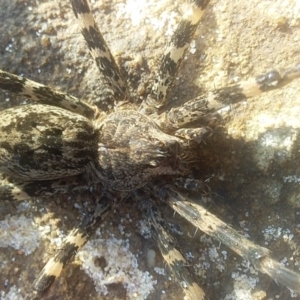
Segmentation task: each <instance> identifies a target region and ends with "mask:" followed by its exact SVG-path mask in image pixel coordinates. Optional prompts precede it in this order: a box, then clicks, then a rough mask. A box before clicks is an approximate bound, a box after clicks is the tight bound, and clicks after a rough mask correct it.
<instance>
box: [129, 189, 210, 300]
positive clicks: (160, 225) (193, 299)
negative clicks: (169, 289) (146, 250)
mask: <svg viewBox="0 0 300 300" xmlns="http://www.w3.org/2000/svg"><path fill="white" fill-rule="evenodd" d="M140 193H143V192H142V191H138V192H135V193H134V197H136V198H138V199H139V201H140V199H141V198H143V199H144V200H143V201H142V202H140V208H141V210H142V211H143V213H144V215H145V216H146V218H147V219H148V222H149V224H150V226H151V228H152V233H153V235H154V237H155V240H156V241H157V244H158V247H159V250H160V252H161V254H162V256H163V258H164V259H165V261H166V262H167V264H168V266H169V267H170V269H171V271H172V273H173V274H174V275H175V277H176V279H177V281H178V283H179V284H180V286H181V288H182V289H183V291H184V293H185V295H186V296H187V298H188V299H190V300H203V299H204V295H205V294H204V291H203V290H202V289H201V288H200V287H199V285H198V284H197V283H196V281H195V279H194V276H193V274H192V272H190V271H189V268H188V263H187V261H186V259H185V258H184V257H183V255H182V254H181V253H180V251H179V250H178V248H179V247H178V242H177V240H176V239H175V237H174V236H172V235H171V233H170V232H169V227H168V224H167V223H166V221H165V220H164V218H163V217H162V215H161V213H160V212H159V210H158V209H157V207H156V206H155V204H154V203H153V201H151V200H150V199H147V198H146V199H145V195H140ZM146 197H147V196H146Z"/></svg>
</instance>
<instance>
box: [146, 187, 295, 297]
mask: <svg viewBox="0 0 300 300" xmlns="http://www.w3.org/2000/svg"><path fill="white" fill-rule="evenodd" d="M149 187H150V188H151V192H153V193H154V195H155V196H156V197H157V198H159V199H160V200H161V201H164V202H166V203H167V204H168V205H169V206H170V207H171V208H172V209H173V210H174V211H176V212H177V213H178V214H180V215H181V216H182V217H183V218H185V219H186V220H188V221H189V222H190V223H191V224H193V225H194V226H195V227H196V228H199V229H200V230H201V231H202V232H204V233H206V234H208V235H209V236H211V237H213V238H215V239H217V240H219V241H220V242H221V243H223V244H224V245H226V246H228V247H229V248H230V249H231V250H233V251H234V252H236V253H237V254H238V255H240V256H241V257H243V258H246V259H247V260H248V261H250V262H251V263H252V264H253V266H254V267H255V268H256V270H258V271H260V272H262V273H265V274H267V275H269V276H270V277H271V278H273V279H274V280H275V281H277V282H279V283H280V284H282V285H284V286H286V287H287V288H289V289H291V290H293V291H294V292H296V293H300V285H299V282H300V274H299V273H296V272H294V271H292V270H289V269H287V268H285V267H284V266H283V265H282V264H280V263H279V262H277V261H275V260H274V259H272V258H271V257H270V251H269V250H268V249H267V248H264V247H261V246H259V245H256V244H254V243H253V242H251V241H249V240H248V239H247V238H245V237H244V236H243V235H242V234H240V233H238V232H237V231H236V230H234V229H233V228H232V227H230V226H229V225H228V224H226V223H224V222H223V221H221V220H220V219H218V218H217V217H216V216H215V215H213V214H211V213H209V212H208V211H207V209H206V208H204V207H202V206H201V205H200V204H198V203H193V201H191V199H189V198H188V197H186V196H185V195H183V194H182V193H180V192H179V191H178V190H176V189H175V188H173V187H171V186H170V185H167V184H165V185H164V184H160V185H154V184H152V183H151V184H149Z"/></svg>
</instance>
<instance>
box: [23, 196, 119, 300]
mask: <svg viewBox="0 0 300 300" xmlns="http://www.w3.org/2000/svg"><path fill="white" fill-rule="evenodd" d="M115 202H116V201H115V199H114V198H113V197H112V196H111V195H109V194H104V195H103V196H102V197H100V198H99V199H97V204H96V205H95V207H93V209H92V210H91V211H90V212H89V213H88V214H86V215H85V217H84V218H83V219H82V221H81V222H80V223H79V224H78V225H77V226H76V227H75V228H74V229H73V230H72V231H71V232H70V233H69V234H68V236H67V237H66V238H65V239H64V241H63V243H62V246H61V247H60V249H58V250H57V252H56V253H55V255H54V256H53V257H51V258H50V259H49V260H48V262H47V264H46V265H45V266H44V268H43V270H42V271H41V272H40V274H39V275H38V277H37V279H36V280H35V281H34V283H33V285H32V288H31V292H30V293H29V294H28V295H27V296H26V298H25V299H26V300H38V299H41V295H42V294H43V293H44V292H45V291H47V290H48V289H49V288H50V286H51V285H52V284H53V282H54V281H55V279H56V278H57V277H58V276H59V275H60V273H61V272H62V270H63V269H64V268H65V267H66V266H67V265H68V263H69V262H70V261H72V260H73V259H74V257H75V255H76V254H77V252H78V251H79V250H80V249H81V248H82V247H83V246H84V245H85V244H86V243H87V241H88V240H89V238H90V236H91V235H92V234H93V233H94V232H95V230H96V229H97V228H98V227H99V225H100V224H101V223H102V222H103V220H104V219H105V218H106V217H107V215H108V213H109V212H111V210H112V209H113V207H114V205H115Z"/></svg>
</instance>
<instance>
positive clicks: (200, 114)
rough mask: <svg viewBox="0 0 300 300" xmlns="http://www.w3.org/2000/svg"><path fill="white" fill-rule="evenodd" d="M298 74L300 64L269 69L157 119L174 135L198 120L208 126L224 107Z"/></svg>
mask: <svg viewBox="0 0 300 300" xmlns="http://www.w3.org/2000/svg"><path fill="white" fill-rule="evenodd" d="M299 77H300V64H298V65H296V66H295V67H291V68H287V69H284V70H282V71H280V72H279V71H271V72H267V73H265V74H262V75H259V76H257V77H256V78H251V79H249V80H246V81H241V82H240V83H237V84H235V85H232V86H228V87H224V88H220V89H216V90H214V91H212V92H209V93H206V94H204V95H201V96H199V97H197V98H195V99H192V100H190V101H188V102H186V103H185V104H183V105H182V106H181V107H175V108H171V109H170V110H169V111H166V112H163V113H162V114H160V115H158V116H155V117H154V121H155V122H156V124H158V126H159V127H160V128H161V129H162V130H163V131H164V132H167V133H171V134H172V133H174V134H175V135H176V132H177V130H182V129H183V128H184V127H185V126H188V125H191V124H192V123H194V122H197V126H199V124H200V126H201V125H203V126H207V125H208V124H209V122H211V120H212V119H213V118H214V117H216V116H217V115H218V113H219V112H220V111H221V110H222V109H223V108H224V107H226V106H229V105H230V104H235V103H237V102H241V101H244V100H246V99H247V98H250V97H254V96H257V95H259V94H261V93H264V92H269V91H271V90H274V89H279V88H282V87H283V86H285V85H286V84H288V83H290V82H291V81H293V80H294V79H297V78H299ZM191 132H193V129H191ZM186 134H187V133H186Z"/></svg>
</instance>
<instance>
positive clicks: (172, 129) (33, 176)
mask: <svg viewBox="0 0 300 300" xmlns="http://www.w3.org/2000/svg"><path fill="white" fill-rule="evenodd" d="M85 34H86V33H85ZM86 39H88V38H86ZM184 47H187V45H185V44H184ZM90 48H91V50H93V47H90ZM91 52H92V54H93V51H91ZM94 55H96V56H97V53H96V54H95V53H94ZM95 60H96V62H97V57H96V59H95ZM100 69H101V66H100ZM297 72H298V70H297V69H295V73H297ZM175 73H176V72H175ZM274 74H275V73H274ZM270 75H272V76H273V73H270ZM275 75H276V74H275ZM283 75H284V76H283V78H284V80H285V77H286V79H288V80H289V72H286V73H284V74H283ZM272 76H271V81H272V80H273V79H272ZM4 77H5V76H4ZM119 78H120V77H119V76H117V77H116V80H115V82H118V80H119ZM276 78H277V77H276V76H275V79H276ZM284 80H283V81H284ZM275 81H276V80H275ZM162 82H163V85H164V84H165V82H166V80H163V81H162ZM255 84H256V83H255ZM113 85H114V83H113ZM116 86H118V84H116ZM244 87H245V85H244V86H241V87H239V90H240V91H242V92H243V91H244ZM271 88H273V86H271ZM117 90H118V91H121V94H122V93H123V92H124V93H127V92H126V89H122V88H120V89H117ZM158 90H160V92H158V94H159V95H161V94H164V93H163V92H161V90H164V89H163V88H162V89H160V88H158ZM223 91H224V92H225V93H227V95H228V93H229V92H232V93H233V94H234V93H236V92H237V90H236V88H229V89H228V90H226V89H221V90H220V91H218V90H217V91H216V92H212V96H214V94H215V95H220V99H221V100H223V98H224V97H223V94H222V92H223ZM252 91H253V89H252V88H251V83H250V93H249V94H250V95H251V93H252ZM117 94H118V93H117ZM117 94H116V96H117ZM246 96H249V95H246ZM160 98H162V99H163V98H164V97H163V96H162V97H160V96H159V97H158V100H159V101H156V100H154V101H153V98H151V99H150V100H149V101H145V102H144V104H145V103H146V104H149V103H150V108H151V104H152V103H155V104H156V105H157V102H159V104H160V103H162V102H164V101H165V100H164V99H163V101H162V102H161V101H160V100H161V99H160ZM204 98H205V97H204ZM202 100H203V99H201V98H200V99H199V100H198V102H197V101H196V103H195V102H191V103H189V104H187V105H186V106H183V108H180V109H177V110H176V109H174V110H172V111H171V112H172V114H168V113H166V114H163V115H162V116H155V114H154V115H153V116H151V118H152V119H153V120H155V123H154V122H153V121H152V120H151V119H149V117H146V116H143V115H142V114H140V113H136V112H133V111H126V110H124V111H123V110H121V108H119V112H116V113H112V114H110V115H108V117H104V116H102V115H100V116H97V114H96V116H95V117H96V118H95V120H96V121H94V122H93V125H91V124H89V122H87V121H83V124H85V125H86V127H87V131H88V132H89V133H88V136H90V137H91V139H88V140H89V142H90V145H87V146H83V147H84V148H85V149H80V146H81V145H80V144H81V143H79V144H78V146H79V148H78V152H77V150H76V147H74V148H73V146H72V150H71V152H70V151H64V150H63V151H58V150H59V149H60V148H59V146H58V145H59V144H60V142H61V141H63V142H65V140H66V139H65V138H62V139H60V140H59V139H58V140H57V141H51V140H50V141H46V142H45V141H43V140H45V139H44V137H49V136H51V134H49V133H51V132H53V130H50V129H51V126H49V127H47V128H45V130H46V134H43V133H42V131H41V130H40V129H41V128H40V127H39V126H36V127H37V130H38V131H37V134H36V139H35V140H34V142H37V144H35V145H34V147H33V149H34V150H35V151H36V153H37V154H38V155H40V154H41V157H42V159H43V162H44V163H45V162H46V164H45V166H46V165H49V166H48V168H50V170H49V174H50V175H47V176H49V177H43V176H44V173H45V172H43V168H38V167H37V168H36V172H37V173H35V170H34V168H31V164H30V161H27V162H26V161H24V164H23V165H22V164H20V162H22V161H23V160H19V157H18V155H19V153H20V149H18V147H15V148H14V147H8V146H7V147H6V145H5V142H7V140H8V136H6V137H5V139H3V142H2V145H3V149H4V150H5V151H6V152H5V154H2V158H3V160H2V162H3V163H2V164H3V169H2V171H3V173H4V174H6V175H9V176H10V177H11V178H13V179H18V176H19V177H20V176H21V177H22V171H23V169H24V167H25V169H26V168H27V169H26V171H25V173H23V174H24V177H23V178H25V177H26V178H27V179H28V181H30V180H41V179H42V180H41V181H43V180H48V179H49V180H53V179H55V178H59V179H61V178H62V177H63V176H77V174H80V176H79V177H76V179H75V181H74V182H76V180H77V182H78V183H79V185H78V186H77V188H78V187H80V184H82V187H83V188H84V187H85V185H86V182H88V185H87V186H89V185H91V186H92V185H93V184H96V183H97V182H102V184H103V186H104V187H105V188H108V187H109V188H112V189H113V190H116V191H119V190H133V189H135V188H137V187H140V186H144V185H145V184H146V183H148V182H149V181H150V179H152V178H157V177H156V176H157V175H164V174H167V175H172V174H177V175H184V174H185V173H186V171H185V170H183V169H182V170H181V169H179V170H178V161H176V159H177V158H178V159H180V160H181V161H184V159H183V158H184V156H183V155H182V154H183V150H187V149H188V146H190V147H192V146H193V145H192V144H190V143H186V142H185V141H184V139H183V138H182V137H183V136H187V140H189V139H190V140H191V137H193V135H191V134H189V131H188V130H186V131H180V128H181V127H179V126H178V124H180V125H182V127H183V128H184V125H185V124H188V123H189V122H190V123H192V122H193V121H194V120H195V118H196V119H197V120H199V119H200V120H201V114H202V115H204V116H205V118H208V119H210V118H211V117H210V116H209V114H208V112H209V110H210V109H211V107H207V106H206V103H205V102H204V103H203V102H201V101H202ZM204 100H205V99H204ZM229 102H231V101H229ZM233 102H234V101H233ZM159 104H158V106H159ZM146 106H147V105H146ZM29 107H34V106H29ZM36 107H38V106H36ZM41 107H44V106H41ZM213 108H214V107H213ZM201 109H202V111H201ZM20 110H21V112H22V113H23V110H24V108H23V109H20ZM42 110H43V109H41V111H42ZM212 110H213V109H212ZM50 111H51V109H49V112H50ZM57 111H62V110H61V109H57ZM141 111H142V112H148V111H147V108H143V107H142V108H141ZM199 111H200V116H199V113H198V112H199ZM14 112H16V113H17V110H14ZM14 112H12V113H9V111H8V115H9V116H11V115H14ZM53 112H54V113H55V109H53ZM36 113H37V114H38V112H37V111H36ZM4 114H5V112H4ZM62 114H63V115H64V118H65V119H67V120H69V121H70V122H69V123H70V124H69V127H68V126H61V128H60V130H61V131H62V132H63V130H67V129H68V128H69V129H70V130H71V131H72V129H77V124H76V120H74V121H71V119H72V117H71V115H72V114H70V117H69V116H68V113H62ZM42 115H43V114H41V116H42ZM44 115H45V119H46V115H47V113H45V114H44ZM171 117H174V119H172V118H171ZM97 118H99V119H97ZM139 119H140V120H139ZM24 120H26V118H24ZM28 120H30V121H31V118H30V117H28ZM174 120H175V124H174V122H173V121H174ZM136 121H137V122H136ZM63 122H65V121H63ZM176 123H177V124H176ZM203 123H204V124H205V120H204V121H203ZM11 124H12V123H9V125H11ZM58 124H59V122H53V128H55V130H54V132H55V133H56V134H55V137H57V136H58V135H57V133H58V131H57V128H56V126H57V125H58ZM62 124H64V123H62ZM156 124H159V127H160V128H161V129H163V130H158V128H157V125H156ZM136 125H137V126H136ZM177 126H178V128H179V129H178V128H177ZM8 127H9V126H8ZM32 127H33V128H34V127H35V125H34V124H33V126H32ZM42 127H43V126H42ZM83 127H84V126H83ZM135 127H136V128H135ZM5 129H6V127H5V124H4V126H3V130H4V131H5ZM119 129H120V132H118V130H119ZM22 130H23V128H22ZM95 131H96V132H97V133H96V134H95ZM163 131H165V132H166V133H171V135H168V134H166V133H165V134H164V133H163ZM76 132H77V133H78V130H75V131H74V134H75V135H74V140H72V139H70V142H71V144H73V142H74V141H75V142H76V141H81V140H85V137H86V135H84V136H80V134H79V133H78V135H77V133H76ZM194 133H195V134H196V139H195V140H197V133H198V134H199V135H198V140H199V141H200V142H201V141H202V140H203V134H205V133H207V131H204V132H203V131H200V132H197V131H194ZM95 135H98V137H95ZM11 136H12V135H11ZM31 136H32V135H31ZM150 136H151V139H149V137H150ZM13 137H17V135H15V136H13ZM39 137H41V138H40V139H39ZM22 138H23V137H22ZM17 139H19V140H20V137H17ZM25 140H26V142H27V141H28V137H26V136H24V141H25ZM29 140H30V138H29ZM149 140H151V143H149ZM41 141H42V143H41ZM47 142H49V143H48V144H47ZM192 142H193V140H192ZM53 144H55V145H56V146H55V147H53V150H54V151H55V152H56V153H53V151H52V149H51V145H53ZM40 145H42V147H40ZM47 145H49V147H44V146H47ZM95 145H97V146H95ZM9 146H12V144H10V145H9ZM36 146H37V147H36ZM130 146H132V148H131V147H130ZM43 147H44V148H43ZM67 147H68V145H67V146H66V148H64V146H62V148H61V149H67ZM14 149H15V150H16V153H15V154H14V156H10V155H11V154H12V153H14V152H13V150H14ZM25 150H28V149H25ZM30 150H31V149H30ZM75 150H76V151H75ZM145 150H147V151H145ZM80 151H82V152H81V154H82V153H85V154H86V155H78V153H80ZM29 152H30V151H29ZM45 152H46V153H48V154H47V155H46V156H43V155H45ZM58 152H59V153H58ZM21 153H22V155H23V154H24V157H27V156H28V153H26V151H24V149H21ZM96 153H101V155H99V157H100V160H101V159H102V161H100V163H99V162H98V161H97V160H98V159H97V156H98V154H97V155H96ZM63 154H67V160H66V165H67V166H66V167H65V166H58V164H59V159H57V158H58V157H64V155H63ZM22 155H21V156H22ZM34 155H35V153H34ZM52 155H54V156H52ZM55 155H57V156H55ZM68 156H69V157H68ZM16 157H17V160H19V161H18V162H17V164H15V161H16ZM45 157H46V159H45ZM53 157H54V160H52V158H53ZM82 158H83V160H84V161H81V159H82ZM37 161H38V160H37ZM61 162H62V163H63V164H64V162H65V160H64V159H63V160H62V161H61ZM98 163H99V164H98ZM5 164H7V167H5ZM42 164H43V163H42ZM15 165H17V167H15ZM179 165H180V164H179ZM28 166H30V168H28ZM157 166H158V167H157ZM51 170H53V171H51ZM39 172H40V173H39ZM64 172H65V173H64ZM14 173H17V175H16V176H15V174H14ZM82 174H83V178H82V177H81V175H82ZM56 176H57V177H56ZM70 178H71V177H70ZM70 178H69V177H67V179H66V180H67V182H68V179H70ZM160 178H162V182H160V184H162V185H157V182H156V183H155V185H152V184H148V186H147V188H146V194H143V193H140V191H137V192H136V193H133V194H132V196H133V197H137V198H140V199H146V198H147V197H149V195H148V193H149V190H151V191H152V193H153V196H154V195H155V196H156V197H157V198H158V199H159V198H160V199H161V200H163V201H166V202H168V201H169V200H168V199H164V197H165V195H163V194H162V193H161V191H162V190H163V188H162V187H164V184H167V183H169V181H168V180H165V179H164V177H160ZM175 178H176V177H175ZM177 178H179V179H180V176H177ZM99 179H100V180H99ZM81 180H82V181H83V182H82V181H81ZM24 181H25V182H26V180H23V182H22V184H23V183H24ZM175 181H176V180H175ZM175 181H174V182H173V181H171V183H175ZM70 182H71V181H70ZM195 183H197V181H195ZM64 184H65V182H64V183H62V182H61V180H58V181H56V182H55V187H54V188H53V185H52V186H51V191H50V190H47V188H48V186H46V185H44V186H42V188H41V189H40V191H42V193H38V195H40V194H41V195H48V193H49V194H50V192H54V193H53V194H55V192H58V191H60V189H61V188H62V186H63V185H64ZM41 185H43V183H42V184H41ZM187 186H188V185H187ZM193 186H195V184H194V185H192V186H191V187H193ZM200 186H201V185H200ZM28 187H31V188H32V187H33V186H32V185H31V184H25V186H23V187H22V188H23V189H24V190H25V191H26V192H27V193H28V189H26V188H28ZM57 187H58V188H57ZM191 187H190V188H191ZM55 188H56V191H55ZM180 188H181V186H178V190H180ZM201 188H202V186H201ZM43 189H44V190H43ZM78 189H79V188H78ZM33 190H34V188H33ZM175 190H176V189H175ZM37 191H38V189H37V188H36V189H35V192H37ZM43 191H44V194H43ZM45 191H46V192H45ZM104 192H105V189H104ZM167 192H168V193H169V195H171V196H173V199H176V197H179V196H180V197H181V195H180V194H176V192H175V193H173V192H174V191H173V190H168V191H167ZM168 193H167V194H168ZM28 194H29V193H28ZM16 195H18V194H17V193H16ZM33 195H35V194H34V193H33ZM104 197H106V196H104ZM110 197H111V196H109V197H108V198H107V199H106V200H108V201H109V200H110ZM180 197H179V198H180ZM16 198H17V197H16ZM179 198H178V199H177V200H179ZM115 200H116V199H115ZM170 201H171V200H170ZM102 205H103V206H101V204H100V206H99V210H100V211H101V209H103V211H104V212H106V209H108V210H109V209H110V207H109V206H110V204H109V203H108V202H106V201H105V199H104V201H103V202H102ZM170 205H171V206H172V205H173V204H172V203H171V202H170ZM173 208H174V207H173ZM148 209H149V207H147V206H146V207H145V208H144V211H147V210H148ZM103 211H102V212H100V214H99V215H98V216H99V217H100V219H101V216H102V213H103ZM147 212H148V216H150V219H151V208H150V211H147ZM152 214H153V216H152V222H154V225H153V226H154V228H156V230H157V231H158V233H157V239H158V241H159V242H161V243H162V245H160V247H162V249H164V248H163V247H164V246H165V245H166V244H168V243H170V241H167V242H166V241H164V240H163V238H162V236H163V234H162V233H161V232H160V229H161V228H160V226H162V229H165V228H164V226H165V225H164V223H163V221H162V220H160V219H159V216H158V215H156V214H157V213H156V212H155V209H154V210H153V211H152ZM94 217H95V216H94ZM96 217H97V216H96ZM157 219H158V220H160V221H161V222H162V224H163V225H162V224H159V223H156V224H155V220H157ZM81 229H83V228H81ZM73 236H75V237H76V232H75V235H74V234H73ZM85 238H86V237H84V239H85ZM168 238H169V237H168V235H167V240H168ZM221 240H222V241H224V240H223V239H222V238H221ZM162 241H163V242H162ZM68 242H69V246H72V247H73V241H71V240H69V241H68ZM77 242H78V241H77ZM77 242H76V243H77ZM79 242H80V241H79ZM76 243H75V244H76ZM75 244H74V245H75ZM174 244H176V243H174ZM76 247H77V246H76ZM76 247H75V248H74V249H71V250H72V251H76V250H77V249H76ZM67 248H68V247H67ZM67 248H66V249H67ZM244 250H245V249H244ZM244 250H243V251H244ZM162 252H164V251H162ZM241 253H242V254H244V252H241ZM167 254H168V253H167ZM266 255H268V254H267V252H264V251H263V250H262V253H260V254H259V255H258V256H259V257H260V256H261V257H264V256H266ZM248 258H249V259H250V258H251V255H250V257H249V256H248ZM169 259H170V260H171V261H172V257H169ZM167 260H168V259H167ZM173 268H174V266H173ZM176 268H178V269H180V266H179V265H177V266H176V265H175V269H176ZM259 269H263V268H262V267H261V266H260V267H259ZM48 271H49V270H47V271H46V273H44V275H45V274H46V275H49V274H50V273H49V272H48ZM269 271H270V270H269ZM180 272H183V271H182V270H181V271H180ZM283 273H284V272H283ZM277 279H278V278H277ZM184 286H185V284H183V287H184Z"/></svg>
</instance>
